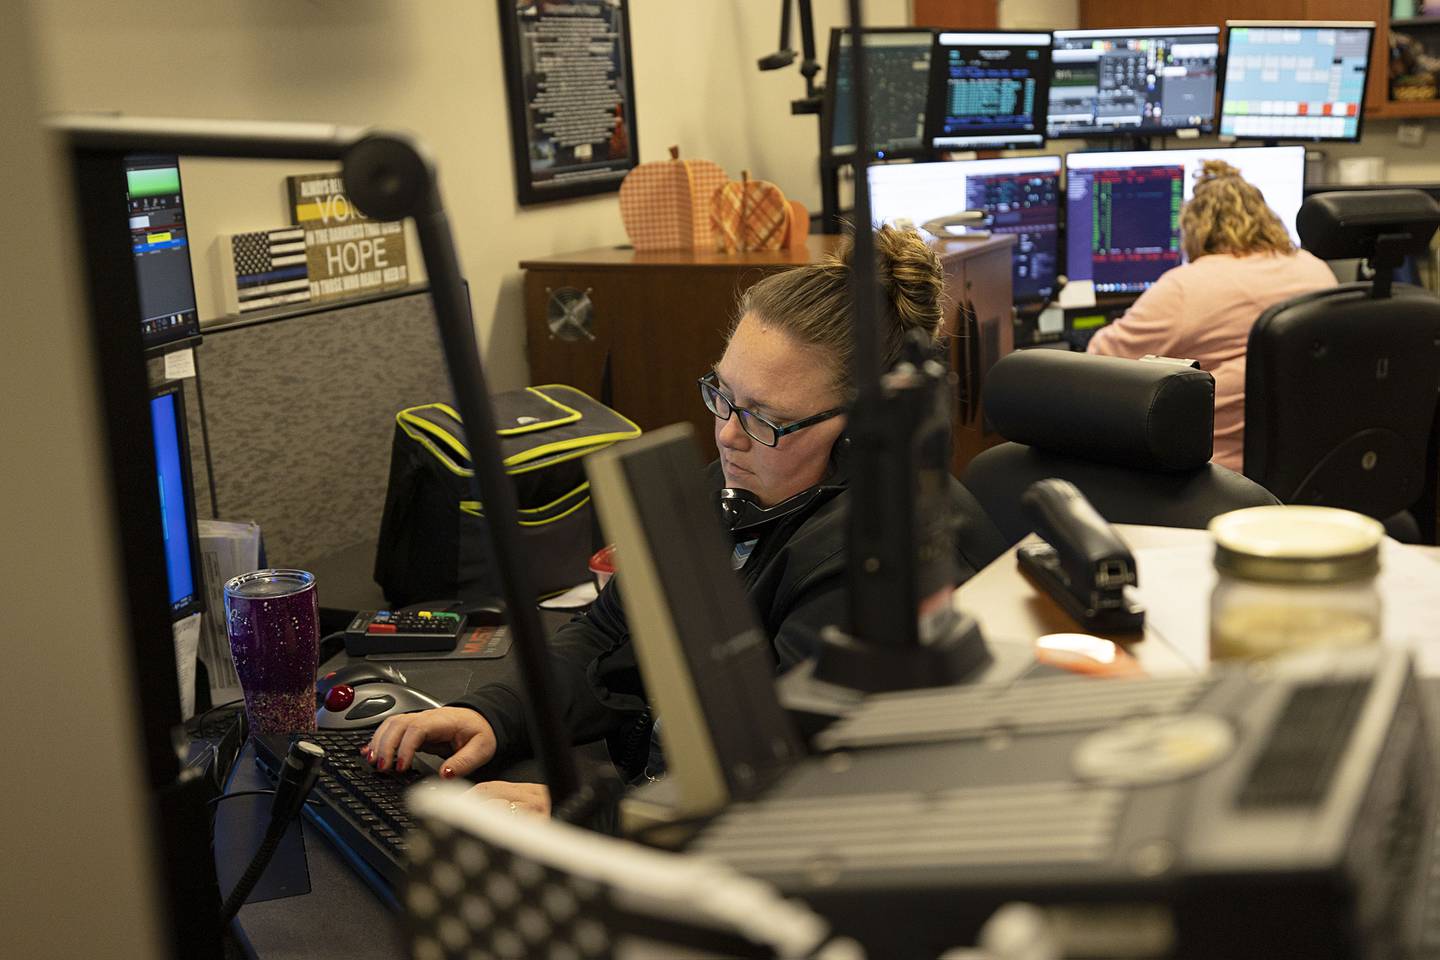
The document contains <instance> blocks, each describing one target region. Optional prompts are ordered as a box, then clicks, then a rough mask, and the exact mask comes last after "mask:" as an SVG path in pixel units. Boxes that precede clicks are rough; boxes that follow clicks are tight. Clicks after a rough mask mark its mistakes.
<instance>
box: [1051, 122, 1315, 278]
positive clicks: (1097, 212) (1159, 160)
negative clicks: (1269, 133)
mask: <svg viewBox="0 0 1440 960" xmlns="http://www.w3.org/2000/svg"><path fill="white" fill-rule="evenodd" d="M1208 159H1217V160H1224V161H1225V162H1226V163H1229V164H1230V165H1232V166H1234V167H1236V168H1237V169H1238V170H1239V171H1240V173H1241V175H1242V176H1244V177H1245V179H1246V180H1247V181H1249V182H1250V183H1252V184H1254V185H1255V187H1256V188H1258V189H1259V190H1260V193H1261V194H1262V195H1263V196H1264V197H1265V202H1266V204H1268V205H1269V207H1270V209H1271V210H1274V211H1275V214H1276V216H1278V217H1279V218H1280V222H1281V223H1283V224H1285V228H1286V229H1287V230H1289V231H1290V236H1291V238H1292V239H1293V240H1294V241H1295V242H1296V243H1297V244H1298V243H1299V234H1298V233H1297V232H1296V229H1295V217H1296V214H1297V213H1299V211H1300V204H1301V202H1302V200H1303V199H1304V188H1303V180H1304V171H1305V148H1304V147H1298V146H1297V147H1250V148H1244V147H1241V148H1228V149H1227V148H1223V147H1221V148H1216V149H1213V150H1140V151H1132V152H1120V153H1072V154H1069V155H1068V156H1067V157H1066V158H1065V191H1066V193H1065V225H1066V260H1065V266H1066V272H1067V274H1068V276H1069V278H1070V280H1071V281H1072V282H1073V281H1076V280H1089V281H1093V282H1094V284H1095V291H1096V292H1097V293H1102V294H1103V293H1138V292H1140V291H1142V290H1144V289H1145V288H1147V287H1149V286H1150V285H1151V284H1152V283H1154V282H1155V281H1156V280H1158V279H1159V278H1160V275H1161V274H1162V273H1164V272H1165V271H1166V270H1169V269H1170V268H1171V267H1176V266H1179V265H1180V263H1181V262H1182V260H1183V259H1184V255H1183V254H1182V252H1181V248H1180V207H1181V205H1182V204H1183V203H1184V202H1185V201H1186V200H1189V199H1190V197H1191V196H1192V195H1193V194H1194V189H1195V175H1196V173H1197V172H1198V171H1199V170H1200V167H1201V164H1202V163H1203V162H1204V161H1205V160H1208Z"/></svg>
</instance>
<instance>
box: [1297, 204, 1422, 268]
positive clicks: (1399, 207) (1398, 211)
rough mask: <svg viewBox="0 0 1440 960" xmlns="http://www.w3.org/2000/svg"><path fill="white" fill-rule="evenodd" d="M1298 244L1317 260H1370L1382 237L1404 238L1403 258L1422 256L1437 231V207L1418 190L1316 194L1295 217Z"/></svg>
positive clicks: (1400, 242)
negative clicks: (1382, 235) (1386, 235)
mask: <svg viewBox="0 0 1440 960" xmlns="http://www.w3.org/2000/svg"><path fill="white" fill-rule="evenodd" d="M1295 228H1296V230H1298V231H1299V233H1300V243H1301V244H1302V245H1303V246H1304V247H1305V249H1306V250H1309V251H1310V252H1311V253H1313V254H1315V256H1317V257H1319V258H1321V259H1322V260H1344V259H1347V258H1351V257H1370V256H1372V255H1373V254H1374V253H1375V240H1376V238H1377V237H1379V236H1380V235H1381V234H1392V235H1397V236H1405V237H1408V239H1406V240H1403V241H1399V245H1400V248H1401V250H1402V251H1403V252H1404V253H1410V254H1418V253H1424V252H1425V251H1426V250H1427V249H1429V247H1430V238H1431V237H1432V236H1433V235H1434V234H1435V230H1436V229H1437V228H1440V204H1437V203H1436V202H1435V200H1434V198H1432V197H1431V196H1430V195H1429V194H1428V193H1426V192H1425V191H1423V190H1349V191H1335V192H1332V193H1317V194H1315V195H1314V196H1311V197H1309V198H1307V199H1306V201H1305V202H1304V203H1303V204H1301V205H1300V212H1299V214H1298V215H1296V217H1295Z"/></svg>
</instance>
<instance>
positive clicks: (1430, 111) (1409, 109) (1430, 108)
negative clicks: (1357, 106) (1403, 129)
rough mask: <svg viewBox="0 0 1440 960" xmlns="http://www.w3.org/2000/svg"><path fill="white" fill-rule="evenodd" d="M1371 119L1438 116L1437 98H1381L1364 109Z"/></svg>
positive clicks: (1430, 117)
mask: <svg viewBox="0 0 1440 960" xmlns="http://www.w3.org/2000/svg"><path fill="white" fill-rule="evenodd" d="M1365 116H1367V117H1369V118H1370V119H1372V120H1428V119H1434V118H1437V117H1440V99H1437V100H1382V101H1381V102H1379V103H1374V104H1371V105H1370V106H1369V108H1368V109H1367V110H1366V111H1365Z"/></svg>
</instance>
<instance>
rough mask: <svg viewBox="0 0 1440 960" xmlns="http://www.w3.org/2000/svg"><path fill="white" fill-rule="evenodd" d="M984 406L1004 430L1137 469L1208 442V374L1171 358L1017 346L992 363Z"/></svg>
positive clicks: (1206, 449) (1169, 461)
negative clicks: (1133, 357) (1131, 357)
mask: <svg viewBox="0 0 1440 960" xmlns="http://www.w3.org/2000/svg"><path fill="white" fill-rule="evenodd" d="M984 403H985V416H986V417H987V419H989V421H990V423H991V425H992V426H993V427H994V428H995V430H996V431H997V432H998V433H999V434H1000V435H1001V436H1002V437H1004V438H1005V439H1006V440H1010V441H1013V442H1015V443H1023V444H1026V445H1027V446H1031V447H1036V448H1039V449H1042V450H1048V451H1051V452H1054V453H1060V454H1064V455H1066V456H1073V457H1077V458H1080V459H1083V460H1091V461H1095V462H1098V463H1110V464H1116V465H1118V466H1125V467H1131V468H1133V469H1138V470H1163V471H1182V470H1196V469H1199V468H1200V467H1202V466H1204V465H1205V464H1206V463H1208V462H1209V460H1210V457H1211V455H1212V453H1213V452H1214V446H1215V437H1214V428H1215V379H1214V378H1213V377H1211V376H1210V374H1208V373H1205V372H1204V371H1203V370H1196V369H1194V368H1192V367H1188V366H1182V365H1179V364H1176V363H1173V362H1163V361H1162V362H1156V361H1150V360H1122V359H1120V358H1118V357H1101V356H1095V355H1093V354H1085V353H1069V352H1066V351H1060V350H1020V351H1017V352H1015V353H1012V354H1010V355H1009V356H1007V357H1004V358H1003V359H1001V360H1000V361H999V362H998V363H996V364H995V366H994V367H992V368H991V370H990V374H989V376H988V377H987V379H986V383H985V394H984Z"/></svg>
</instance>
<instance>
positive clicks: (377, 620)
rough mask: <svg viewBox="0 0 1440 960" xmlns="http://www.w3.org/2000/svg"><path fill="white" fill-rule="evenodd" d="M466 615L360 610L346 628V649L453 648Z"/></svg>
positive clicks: (361, 652)
mask: <svg viewBox="0 0 1440 960" xmlns="http://www.w3.org/2000/svg"><path fill="white" fill-rule="evenodd" d="M463 629H465V614H463V613H450V612H448V611H443V610H406V611H394V610H373V611H369V610H362V611H361V612H359V613H357V614H355V619H353V620H351V621H350V625H349V626H348V627H346V628H345V652H346V653H348V654H350V655H351V656H352V657H363V656H365V655H367V654H371V653H443V652H445V651H448V650H454V649H455V641H456V639H457V638H458V637H459V636H460V631H461V630H463Z"/></svg>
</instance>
